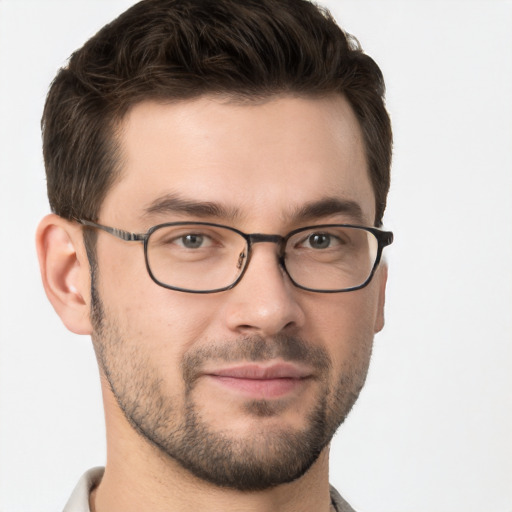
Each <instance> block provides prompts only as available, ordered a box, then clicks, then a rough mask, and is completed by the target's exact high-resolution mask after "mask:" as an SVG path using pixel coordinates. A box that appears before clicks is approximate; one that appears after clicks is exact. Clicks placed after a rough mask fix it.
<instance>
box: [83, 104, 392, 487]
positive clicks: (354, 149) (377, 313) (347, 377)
mask: <svg viewBox="0 0 512 512" xmlns="http://www.w3.org/2000/svg"><path fill="white" fill-rule="evenodd" d="M120 143H121V150H122V161H121V164H122V173H121V176H120V178H119V180H118V182H117V183H116V184H115V185H114V186H113V187H112V189H111V190H110V191H109V193H108V195H107V197H106V199H105V201H104V204H103V205H102V208H101V211H100V215H99V222H100V223H103V224H107V225H111V226H115V227H118V228H121V229H124V230H128V231H133V232H145V231H146V230H147V229H148V228H149V227H151V226H153V225H156V224H160V223H164V222H173V221H207V222H214V223H218V224H225V225H229V226H233V227H235V228H237V229H239V230H241V231H244V232H246V233H271V234H280V235H285V234H286V233H288V232H289V231H291V230H293V229H296V228H299V227H302V226H306V225H314V224H325V223H350V224H360V225H361V224H362V225H372V221H373V218H374V214H375V207H374V195H373V192H372V188H371V185H370V181H369V177H368V173H367V165H366V160H365V155H364V148H363V142H362V138H361V134H360V130H359V127H358V124H357V121H356V119H355V116H354V114H353V113H352V111H351V108H350V107H349V105H348V103H347V102H346V101H345V100H344V99H343V98H342V97H340V96H333V97H329V98H323V99H304V98H292V97H282V98H279V99H273V100H269V101H267V102H264V103H259V104H243V105H242V104H239V103H238V104H237V103H235V102H227V101H221V100H219V99H217V100H215V99H212V98H208V97H203V98H200V99H197V100H193V101H181V102H176V103H172V104H170V103H168V104H158V103H154V102H145V103H141V104H138V105H136V106H135V107H134V108H133V109H132V110H131V111H130V112H129V114H128V115H127V117H126V119H125V120H124V121H123V124H122V126H121V131H120ZM331 199H337V200H339V201H338V202H335V201H331ZM343 204H350V205H352V207H350V208H345V207H339V206H340V205H341V206H343ZM354 204H355V205H357V206H358V208H357V207H356V208H354ZM336 205H337V206H336ZM312 206H316V207H312ZM306 207H307V208H306ZM96 250H97V262H98V266H97V272H96V273H95V276H94V286H95V289H96V293H95V295H96V298H95V304H94V305H93V311H94V314H93V323H94V327H95V332H94V334H93V339H94V343H95V348H96V351H97V354H98V359H99V362H100V366H101V369H102V372H103V374H104V375H105V376H106V378H107V379H108V382H109V384H110V388H111V389H112V392H113V394H114V396H115V397H116V400H117V403H118V404H119V406H120V408H121V409H122V411H123V412H124V414H125V416H126V418H127V419H128V420H129V422H130V423H131V424H132V426H134V427H135V428H136V429H137V430H138V431H139V432H140V433H142V435H143V437H145V438H146V439H147V440H148V441H150V442H151V443H152V444H154V445H156V446H157V447H158V448H159V449H160V450H161V452H162V453H164V454H167V455H168V456H170V457H171V458H173V459H174V460H176V461H178V462H179V463H180V464H181V465H182V466H183V467H185V468H186V469H188V470H190V471H191V472H192V473H194V474H195V475H196V476H199V477H200V478H203V479H205V480H208V481H210V482H212V483H214V484H216V485H221V486H227V487H233V488H237V489H240V490H251V489H252V490H254V489H262V488H266V487H270V486H273V485H277V484H280V483H283V482H288V481H291V480H293V479H295V478H297V477H298V476H300V475H302V474H303V473H304V472H305V471H306V470H307V469H308V468H309V467H310V466H311V464H312V463H313V462H314V461H315V460H316V458H317V457H318V455H319V454H320V452H321V451H322V450H323V449H324V448H325V447H326V446H327V444H328V443H329V441H330V439H331V437H332V435H333V433H334V431H335V430H336V428H337V427H338V425H339V424H340V423H341V422H342V421H343V419H344V418H345V416H346V414H347V413H348V411H349V410H350V408H351V406H352V405H353V403H354V401H355V400H356V398H357V396H358V394H359V391H360V389H361V387H362V385H363V383H364V380H365V377H366V373H367V368H368V363H369V359H370V353H371V346H372V340H373V335H374V333H375V332H376V331H377V330H379V329H380V328H381V327H382V307H383V304H382V303H383V290H384V285H385V276H384V272H383V271H382V270H380V271H378V272H377V274H376V276H375V277H374V279H373V281H372V282H371V283H370V285H369V286H367V287H366V288H364V289H362V290H358V291H354V292H348V293H330V294H327V293H314V292H310V291H305V290H301V289H299V288H296V287H294V286H293V285H292V283H291V282H290V280H289V279H288V277H287V276H286V274H285V273H284V271H283V269H282V268H281V267H280V266H279V263H278V259H277V247H276V244H274V243H259V244H256V245H255V246H254V248H253V252H252V256H251V260H250V263H249V266H248V268H247V271H246V273H245V274H244V276H243V278H242V280H241V282H240V283H239V284H238V285H237V286H235V287H234V288H233V289H231V290H228V291H224V292H220V293H213V294H191V293H183V292H178V291H172V290H169V289H165V288H163V287H160V286H158V285H157V284H155V283H154V282H153V281H152V280H151V278H150V277H149V275H148V272H147V271H146V268H145V262H144V257H143V247H142V244H139V243H133V242H131V243H128V242H125V241H122V240H119V239H116V238H114V237H111V236H109V235H107V234H105V233H102V232H100V233H99V234H98V241H97V248H96Z"/></svg>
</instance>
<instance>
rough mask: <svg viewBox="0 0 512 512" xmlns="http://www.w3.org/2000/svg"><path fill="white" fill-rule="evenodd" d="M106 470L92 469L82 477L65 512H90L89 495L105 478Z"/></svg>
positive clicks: (100, 468)
mask: <svg viewBox="0 0 512 512" xmlns="http://www.w3.org/2000/svg"><path fill="white" fill-rule="evenodd" d="M104 471H105V468H102V467H98V468H92V469H90V470H89V471H87V472H86V473H84V474H83V475H82V477H81V478H80V480H79V481H78V483H77V484H76V487H75V489H74V491H73V493H72V494H71V496H70V498H69V500H68V502H67V503H66V506H65V507H64V510H63V512H90V508H89V494H90V492H91V491H92V489H94V487H96V486H97V485H98V484H99V483H100V481H101V478H102V477H103V472H104Z"/></svg>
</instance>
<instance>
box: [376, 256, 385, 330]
mask: <svg viewBox="0 0 512 512" xmlns="http://www.w3.org/2000/svg"><path fill="white" fill-rule="evenodd" d="M377 272H378V274H377V276H375V277H377V278H378V286H379V290H378V293H379V296H378V298H377V316H376V317H375V327H374V332H375V333H378V332H380V331H382V329H383V328H384V305H385V303H386V283H387V281H388V266H387V265H386V263H385V262H382V263H381V264H380V265H379V268H378V269H377Z"/></svg>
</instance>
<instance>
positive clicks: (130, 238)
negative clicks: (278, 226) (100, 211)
mask: <svg viewBox="0 0 512 512" xmlns="http://www.w3.org/2000/svg"><path fill="white" fill-rule="evenodd" d="M77 222H78V223H79V224H82V225H83V226H86V227H90V228H96V229H100V230H102V231H105V232H106V233H109V234H110V235H113V236H115V237H117V238H119V239H121V240H124V241H126V242H142V243H143V245H144V260H145V262H146V269H147V271H148V274H149V276H150V277H151V279H152V280H153V281H154V282H155V283H156V284H157V285H159V286H162V287H163V288H167V289H169V290H175V291H179V292H185V293H200V294H205V293H218V292H224V291H226V290H231V289H232V288H234V287H235V286H236V285H237V284H238V283H239V282H240V281H241V280H242V277H243V276H244V274H245V271H246V270H247V267H248V266H249V262H250V260H251V254H252V251H251V249H252V246H253V245H254V244H257V243H260V242H270V243H275V244H277V245H278V247H279V252H278V262H279V264H280V266H281V267H282V268H283V270H284V271H285V272H286V275H287V276H288V278H289V279H290V281H291V282H292V284H293V285H294V286H296V287H297V288H300V289H302V290H306V291H309V292H315V293H342V292H351V291H355V290H360V289H361V288H364V287H365V286H367V285H368V284H369V283H370V281H371V280H372V278H373V275H374V274H375V270H376V269H377V267H378V266H379V263H380V261H381V258H382V251H383V249H384V247H387V246H388V245H390V244H392V243H393V233H392V232H391V231H384V230H382V229H378V228H374V227H368V226H358V225H354V224H319V225H313V226H304V227H301V228H298V229H294V230H293V231H290V232H289V233H287V234H286V235H285V236H282V235H271V234H265V233H251V234H247V233H244V232H243V231H240V230H239V229H236V228H233V227H231V226H225V225H224V224H216V223H213V222H194V221H184V222H166V223H163V224H157V225H156V226H152V227H150V228H149V229H148V230H147V231H146V232H145V233H130V232H129V231H124V230H123V229H119V228H113V227H110V226H105V225H103V224H98V223H96V222H92V221H90V220H84V219H77ZM190 225H194V226H212V227H217V228H223V229H228V230H230V231H233V232H235V233H237V234H238V235H240V236H241V237H242V238H244V239H245V241H246V243H247V257H246V258H245V264H244V267H243V269H242V271H241V272H240V275H239V276H238V277H237V278H236V279H235V281H234V282H233V283H231V284H230V285H229V286H224V287H223V288H216V289H214V290H188V289H186V288H179V287H176V286H171V285H168V284H165V283H163V282H162V281H159V280H158V279H157V278H156V277H155V276H154V274H153V272H152V270H151V267H150V265H149V260H148V240H149V237H150V236H151V235H152V234H153V233H154V232H155V231H157V230H158V229H161V228H165V227H170V226H190ZM333 227H345V228H355V229H361V230H364V231H368V232H370V233H372V235H373V236H375V238H376V239H377V254H376V257H375V263H374V264H373V267H372V269H371V271H370V274H369V275H368V278H367V279H366V281H364V283H363V284H360V285H358V286H353V287H351V288H342V289H340V290H323V289H320V290H318V289H314V288H308V287H307V286H302V285H301V284H299V283H297V282H296V281H295V280H294V279H293V277H292V276H291V275H290V274H289V272H288V269H287V268H286V264H285V258H284V256H285V252H284V250H285V247H286V243H287V242H288V240H289V239H290V238H291V237H292V236H294V235H295V234H297V233H300V232H301V231H307V230H311V229H322V228H333Z"/></svg>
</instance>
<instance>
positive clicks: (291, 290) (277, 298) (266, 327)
mask: <svg viewBox="0 0 512 512" xmlns="http://www.w3.org/2000/svg"><path fill="white" fill-rule="evenodd" d="M300 292H301V290H299V289H298V288H296V287H295V286H293V284H292V283H291V281H290V279H289V278H288V276H287V275H286V273H285V272H284V270H283V268H282V267H281V265H280V264H279V261H278V256H277V253H276V246H275V244H274V243H261V244H257V245H255V246H254V247H253V249H252V254H251V259H250V261H249V263H248V266H247V269H246V271H245V274H244V276H243V277H242V280H241V281H240V282H239V283H238V284H237V285H236V286H235V287H234V288H232V289H231V290H229V291H228V292H226V293H227V294H228V298H227V304H226V309H225V321H226V324H227V327H228V328H229V329H230V330H231V331H235V332H237V333H238V334H259V335H261V336H273V335H275V334H278V333H289V334H291V333H292V332H293V331H295V330H296V329H297V328H299V327H301V326H302V325H303V324H304V318H305V315H304V311H303V309H302V307H301V305H300V303H299V302H298V300H297V299H298V296H299V295H300Z"/></svg>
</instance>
